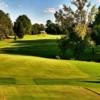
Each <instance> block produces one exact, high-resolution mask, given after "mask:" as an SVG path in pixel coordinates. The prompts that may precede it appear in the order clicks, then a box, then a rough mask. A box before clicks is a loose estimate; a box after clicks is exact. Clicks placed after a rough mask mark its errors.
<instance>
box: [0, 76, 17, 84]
mask: <svg viewBox="0 0 100 100" xmlns="http://www.w3.org/2000/svg"><path fill="white" fill-rule="evenodd" d="M14 84H16V79H15V78H4V77H0V85H14Z"/></svg>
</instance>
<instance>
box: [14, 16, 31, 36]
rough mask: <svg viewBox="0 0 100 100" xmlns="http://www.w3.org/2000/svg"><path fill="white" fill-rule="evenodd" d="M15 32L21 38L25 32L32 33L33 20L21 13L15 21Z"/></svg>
mask: <svg viewBox="0 0 100 100" xmlns="http://www.w3.org/2000/svg"><path fill="white" fill-rule="evenodd" d="M14 32H15V33H16V35H17V36H18V37H19V38H23V36H24V34H31V21H30V19H29V18H28V17H27V16H26V15H21V16H19V17H18V18H17V20H16V22H15V23H14Z"/></svg>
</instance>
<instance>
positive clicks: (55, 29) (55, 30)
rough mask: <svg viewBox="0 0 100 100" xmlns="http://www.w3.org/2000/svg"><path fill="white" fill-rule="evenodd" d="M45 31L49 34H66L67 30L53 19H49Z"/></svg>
mask: <svg viewBox="0 0 100 100" xmlns="http://www.w3.org/2000/svg"><path fill="white" fill-rule="evenodd" d="M45 31H46V32H47V33H48V34H66V32H67V31H64V30H63V29H62V27H61V26H60V25H59V24H57V23H53V22H52V21H51V20H47V24H46V29H45Z"/></svg>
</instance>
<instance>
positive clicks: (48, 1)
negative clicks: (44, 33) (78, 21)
mask: <svg viewBox="0 0 100 100" xmlns="http://www.w3.org/2000/svg"><path fill="white" fill-rule="evenodd" d="M69 1H70V0H0V9H2V10H4V11H5V12H6V13H9V14H10V17H11V19H12V21H13V22H14V21H15V20H16V18H17V17H18V16H19V15H23V14H26V15H27V16H28V17H29V18H30V19H31V21H32V23H36V22H37V23H45V22H46V20H48V19H51V20H53V21H54V20H55V19H54V16H53V13H54V11H55V10H56V9H58V8H59V7H60V6H61V5H62V4H67V5H70V3H69ZM91 1H92V3H93V4H97V5H100V0H91Z"/></svg>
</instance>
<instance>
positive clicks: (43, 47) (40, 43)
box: [0, 37, 100, 62]
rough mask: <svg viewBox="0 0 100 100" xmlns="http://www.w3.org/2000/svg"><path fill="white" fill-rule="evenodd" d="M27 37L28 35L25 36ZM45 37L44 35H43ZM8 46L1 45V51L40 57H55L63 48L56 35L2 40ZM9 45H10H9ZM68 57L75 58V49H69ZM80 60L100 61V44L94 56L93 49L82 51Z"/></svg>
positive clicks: (66, 56) (60, 53) (59, 54)
mask: <svg viewBox="0 0 100 100" xmlns="http://www.w3.org/2000/svg"><path fill="white" fill-rule="evenodd" d="M25 38H26V37H25ZM28 38H29V37H28ZM42 38H43V37H42ZM1 44H4V45H6V46H4V47H3V45H1V46H0V48H1V49H0V52H1V53H6V54H16V55H18V54H19V55H29V56H38V57H46V58H54V59H56V58H57V56H60V57H61V55H62V52H61V50H60V49H59V43H58V38H57V37H55V38H54V39H51V38H49V39H48V37H45V38H43V39H40V38H37V39H36V37H35V38H33V40H32V38H31V39H30V40H27V38H26V39H22V40H17V41H12V42H10V43H9V42H4V43H3V42H2V43H1ZM7 45H8V46H7ZM65 58H66V59H71V58H74V56H73V51H71V50H67V51H66V54H65ZM80 60H84V61H85V60H87V61H93V60H94V61H98V62H99V61H100V46H97V47H95V54H94V56H93V54H92V49H91V48H87V49H86V50H85V52H82V53H81V55H80Z"/></svg>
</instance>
